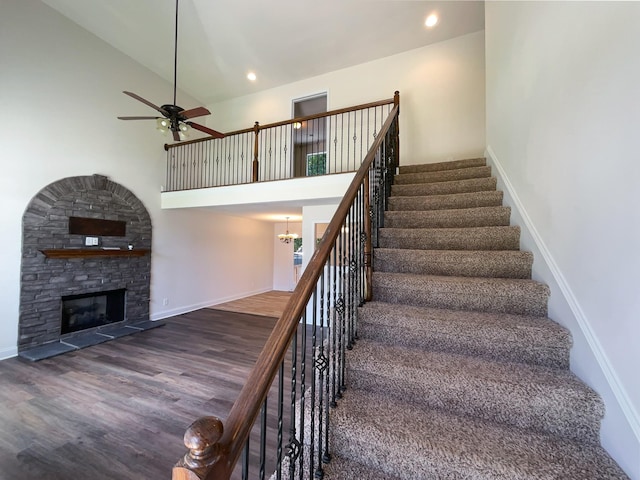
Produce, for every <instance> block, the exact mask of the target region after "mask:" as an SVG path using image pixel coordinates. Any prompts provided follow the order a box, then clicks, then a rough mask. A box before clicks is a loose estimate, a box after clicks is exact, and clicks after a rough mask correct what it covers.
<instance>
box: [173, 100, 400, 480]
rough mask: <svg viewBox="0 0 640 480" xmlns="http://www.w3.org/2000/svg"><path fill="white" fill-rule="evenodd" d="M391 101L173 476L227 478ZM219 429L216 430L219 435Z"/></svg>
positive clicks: (194, 428) (190, 433)
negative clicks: (258, 339)
mask: <svg viewBox="0 0 640 480" xmlns="http://www.w3.org/2000/svg"><path fill="white" fill-rule="evenodd" d="M391 102H393V103H394V104H395V105H394V107H393V109H392V110H391V111H390V112H389V116H388V117H387V120H386V121H385V123H384V124H383V126H382V128H381V130H380V132H379V134H378V135H377V137H376V139H375V141H374V142H373V144H372V146H371V148H370V149H369V152H368V153H367V155H366V156H365V158H364V161H363V162H362V164H361V165H360V168H359V169H358V171H357V172H356V174H355V176H354V178H353V180H352V181H351V183H350V185H349V187H348V189H347V191H346V193H345V195H344V197H343V198H342V201H341V202H340V204H339V205H338V208H337V210H336V212H335V214H334V216H333V218H332V219H331V221H330V222H329V226H328V227H327V229H326V231H325V233H324V236H323V237H322V241H321V242H320V244H319V245H318V248H317V249H316V251H315V252H314V254H313V256H312V257H311V259H310V261H309V264H308V265H307V267H306V269H305V270H304V272H303V274H302V277H301V278H300V280H299V282H298V284H297V286H296V288H295V289H294V291H293V294H292V296H291V299H290V300H289V302H288V303H287V305H286V307H285V309H284V311H283V313H282V315H281V316H280V318H279V319H278V321H277V322H276V324H275V326H274V328H273V330H272V332H271V334H270V336H269V338H268V339H267V342H266V344H265V346H264V348H263V350H262V352H261V353H260V356H259V357H258V360H257V361H256V363H255V366H254V368H253V370H252V371H251V373H250V374H249V377H248V379H247V382H246V383H245V385H244V387H243V388H242V390H241V392H240V395H239V396H238V399H237V400H236V402H235V403H234V405H233V407H232V408H231V411H230V412H229V416H228V417H227V421H226V422H225V423H224V426H223V425H222V422H220V421H219V419H215V418H214V417H203V418H201V419H198V420H196V421H195V422H194V423H193V424H191V426H190V427H189V428H188V430H187V433H185V443H188V445H187V446H188V448H189V449H190V450H189V452H187V453H186V454H185V456H184V457H183V458H182V459H181V460H180V461H179V462H178V463H177V464H176V466H175V467H174V469H173V480H219V479H228V478H229V476H230V475H231V472H232V471H233V469H234V466H235V464H236V462H237V461H238V458H239V457H240V454H241V453H242V450H243V448H244V445H245V442H246V440H247V438H248V437H249V434H250V432H251V429H252V428H253V425H254V423H255V420H256V418H257V416H258V414H259V413H260V409H261V407H262V404H263V402H264V400H265V398H266V397H267V394H268V393H269V390H270V388H271V385H272V383H273V380H274V378H275V376H276V374H277V373H278V370H279V368H280V364H281V363H282V361H283V360H284V358H285V355H286V353H287V350H288V347H289V344H290V343H291V340H292V338H293V336H294V334H295V332H296V330H297V328H298V324H299V320H300V318H301V316H302V314H303V312H304V310H305V308H306V306H307V304H308V302H309V299H310V298H311V296H312V294H313V292H314V289H315V288H316V283H317V281H318V279H319V278H320V275H321V274H322V271H323V269H324V266H325V264H326V262H327V260H328V259H329V257H330V255H331V252H332V249H333V245H334V243H335V241H336V239H337V237H338V235H339V234H340V232H341V229H342V226H343V223H344V221H345V219H346V217H347V215H348V213H349V210H350V208H351V205H352V203H353V201H354V199H355V198H356V196H357V194H358V192H359V190H360V186H361V184H362V183H363V182H366V181H367V180H366V179H367V178H368V176H369V168H370V167H371V164H372V163H373V161H374V159H375V157H376V154H377V152H378V149H379V148H380V146H381V145H382V142H383V141H384V139H385V136H386V133H387V132H388V131H389V129H390V128H391V126H392V124H393V122H394V119H395V117H396V116H397V115H398V112H399V109H400V106H399V93H398V92H395V96H394V99H392V100H391ZM391 102H390V103H391ZM385 104H386V103H385ZM285 123H286V122H285ZM369 248H370V247H369ZM212 418H214V420H212ZM212 423H215V426H216V428H215V432H209V434H203V431H206V430H207V428H206V425H210V424H212ZM194 432H197V433H194ZM220 432H222V433H221V435H220ZM187 439H188V440H189V441H188V442H187ZM203 452H207V453H206V454H204V453H203Z"/></svg>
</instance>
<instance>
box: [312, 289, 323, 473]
mask: <svg viewBox="0 0 640 480" xmlns="http://www.w3.org/2000/svg"><path fill="white" fill-rule="evenodd" d="M311 299H312V303H311V305H313V309H312V314H311V315H312V317H311V318H312V331H311V351H312V352H313V366H312V369H311V372H312V375H311V417H310V420H309V422H310V433H309V436H310V439H309V445H310V449H309V476H311V473H312V472H313V473H314V474H315V473H316V472H317V470H315V469H316V463H315V455H316V452H317V453H318V467H317V468H318V469H319V470H320V471H322V468H321V467H322V462H321V460H320V450H321V448H322V439H321V437H320V436H318V443H317V444H316V438H315V436H316V425H317V423H316V404H317V403H318V402H317V401H316V385H317V382H318V381H319V376H320V375H322V363H321V362H319V361H318V360H319V355H318V329H320V341H321V342H322V326H319V325H318V286H317V285H316V288H314V290H313V294H312V295H311ZM320 418H321V417H320V412H318V420H320Z"/></svg>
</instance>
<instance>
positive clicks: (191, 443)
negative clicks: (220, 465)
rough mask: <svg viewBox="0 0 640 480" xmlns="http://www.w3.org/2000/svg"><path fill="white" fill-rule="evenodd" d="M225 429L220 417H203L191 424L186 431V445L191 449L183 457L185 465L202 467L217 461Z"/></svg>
mask: <svg viewBox="0 0 640 480" xmlns="http://www.w3.org/2000/svg"><path fill="white" fill-rule="evenodd" d="M223 431H224V428H223V425H222V421H221V420H220V419H219V418H218V417H201V418H199V419H197V420H196V421H195V422H193V423H192V424H191V425H189V427H188V428H187V431H186V432H185V433H184V445H185V446H186V447H187V448H188V449H189V451H188V452H187V453H186V454H185V456H184V459H183V461H184V463H185V465H187V466H189V467H191V468H202V467H205V466H207V465H210V464H212V463H213V462H215V460H216V459H217V457H218V455H219V450H220V449H219V445H218V441H219V440H220V438H221V437H222V433H223Z"/></svg>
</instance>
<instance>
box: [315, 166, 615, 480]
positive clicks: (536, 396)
mask: <svg viewBox="0 0 640 480" xmlns="http://www.w3.org/2000/svg"><path fill="white" fill-rule="evenodd" d="M509 217H510V210H509V208H508V207H503V206H502V192H499V191H496V180H495V178H492V177H491V169H490V167H488V166H486V165H485V160H484V159H472V160H462V161H456V162H447V163H440V164H428V165H416V166H405V167H400V173H399V174H398V175H397V176H396V178H395V183H394V186H393V187H392V196H391V198H390V201H389V210H388V211H387V212H386V213H385V220H384V221H385V224H384V225H385V228H384V229H382V230H381V232H380V248H377V249H376V250H375V252H374V277H373V284H374V287H373V299H374V301H372V302H369V303H367V304H365V305H364V306H363V307H361V308H360V310H359V326H358V329H359V330H358V333H359V338H360V340H359V341H358V342H357V344H356V345H355V347H354V349H353V350H352V351H350V352H348V354H347V355H348V357H347V368H348V381H347V385H348V390H347V391H346V392H345V394H344V397H343V398H342V399H341V400H340V402H339V404H338V406H337V407H336V408H335V409H333V410H332V413H331V423H332V431H331V439H330V444H331V450H332V452H331V453H332V456H333V459H332V461H331V462H330V463H329V464H328V465H327V469H326V472H325V477H324V478H325V479H328V480H345V479H349V480H367V479H376V480H397V479H407V480H418V479H504V480H518V479H545V480H548V479H558V480H560V479H562V480H590V479H599V480H600V479H626V478H627V476H626V475H625V474H624V473H623V472H622V471H621V469H620V468H619V467H618V466H617V465H616V463H615V462H614V461H613V460H612V459H611V458H610V457H609V455H608V454H607V453H606V452H605V451H604V450H603V449H602V448H601V447H600V444H599V429H600V421H601V418H602V416H603V414H604V406H603V403H602V401H601V400H600V398H599V397H598V395H597V394H596V393H594V392H593V391H592V390H591V389H590V388H589V387H587V386H586V385H585V384H584V383H582V382H581V381H580V380H579V379H578V378H576V377H575V376H574V375H573V374H572V373H571V372H570V371H569V349H570V348H571V336H570V334H569V332H567V331H566V330H565V329H564V328H562V327H561V326H560V325H558V324H556V323H555V322H553V321H551V320H549V319H548V318H546V315H547V300H548V296H549V288H548V287H547V286H546V285H544V284H541V283H539V282H535V281H533V280H531V265H532V261H533V258H532V255H531V254H530V253H528V252H521V251H520V250H519V240H520V238H519V237H520V230H519V227H517V226H510V225H509Z"/></svg>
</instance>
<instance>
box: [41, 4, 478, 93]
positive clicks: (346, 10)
mask: <svg viewBox="0 0 640 480" xmlns="http://www.w3.org/2000/svg"><path fill="white" fill-rule="evenodd" d="M42 1H43V2H44V3H46V4H47V5H49V6H51V7H52V8H54V9H56V10H57V11H59V12H60V13H62V14H63V15H65V16H67V17H68V18H69V19H71V20H72V21H74V22H75V23H77V24H79V25H80V26H82V27H83V28H85V29H86V30H88V31H90V32H92V33H93V34H95V35H96V36H98V37H100V38H101V39H102V40H104V41H106V42H107V43H109V44H111V45H112V46H113V47H115V48H117V49H118V50H120V51H122V52H124V53H125V54H126V55H128V56H130V57H131V58H133V59H134V60H136V61H138V62H139V63H141V64H142V65H144V66H146V67H147V68H149V69H150V70H152V71H154V72H155V73H157V74H158V75H160V76H161V77H163V78H165V79H166V80H168V81H169V82H171V83H173V49H174V47H173V42H174V27H175V1H174V0H42ZM432 12H437V13H438V14H439V16H440V23H439V24H438V25H437V26H436V27H435V28H433V29H427V28H425V26H424V20H425V18H426V17H427V15H429V14H430V13H432ZM483 28H484V2H481V1H439V2H432V1H403V0H320V1H319V0H180V6H179V28H178V87H179V88H180V89H181V90H183V91H185V92H186V93H188V94H190V95H192V96H193V97H195V98H196V99H197V100H199V101H200V102H202V103H203V104H211V103H215V102H217V101H221V100H225V99H228V98H233V97H237V96H241V95H246V94H249V93H252V92H255V91H258V90H263V89H267V88H272V87H275V86H278V85H283V84H287V83H291V82H294V81H297V80H301V79H304V78H308V77H312V76H315V75H319V74H322V73H326V72H330V71H334V70H337V69H340V68H344V67H348V66H351V65H356V64H359V63H363V62H367V61H370V60H374V59H377V58H382V57H386V56H389V55H393V54H396V53H400V52H402V51H406V50H410V49H413V48H418V47H422V46H425V45H428V44H431V43H435V42H440V41H443V40H447V39H450V38H453V37H456V36H459V35H464V34H466V33H470V32H475V31H478V30H482V29H483ZM249 71H254V72H255V73H256V75H257V76H258V79H257V81H256V82H254V83H252V82H249V81H248V80H247V79H246V75H247V73H248V72H249Z"/></svg>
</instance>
